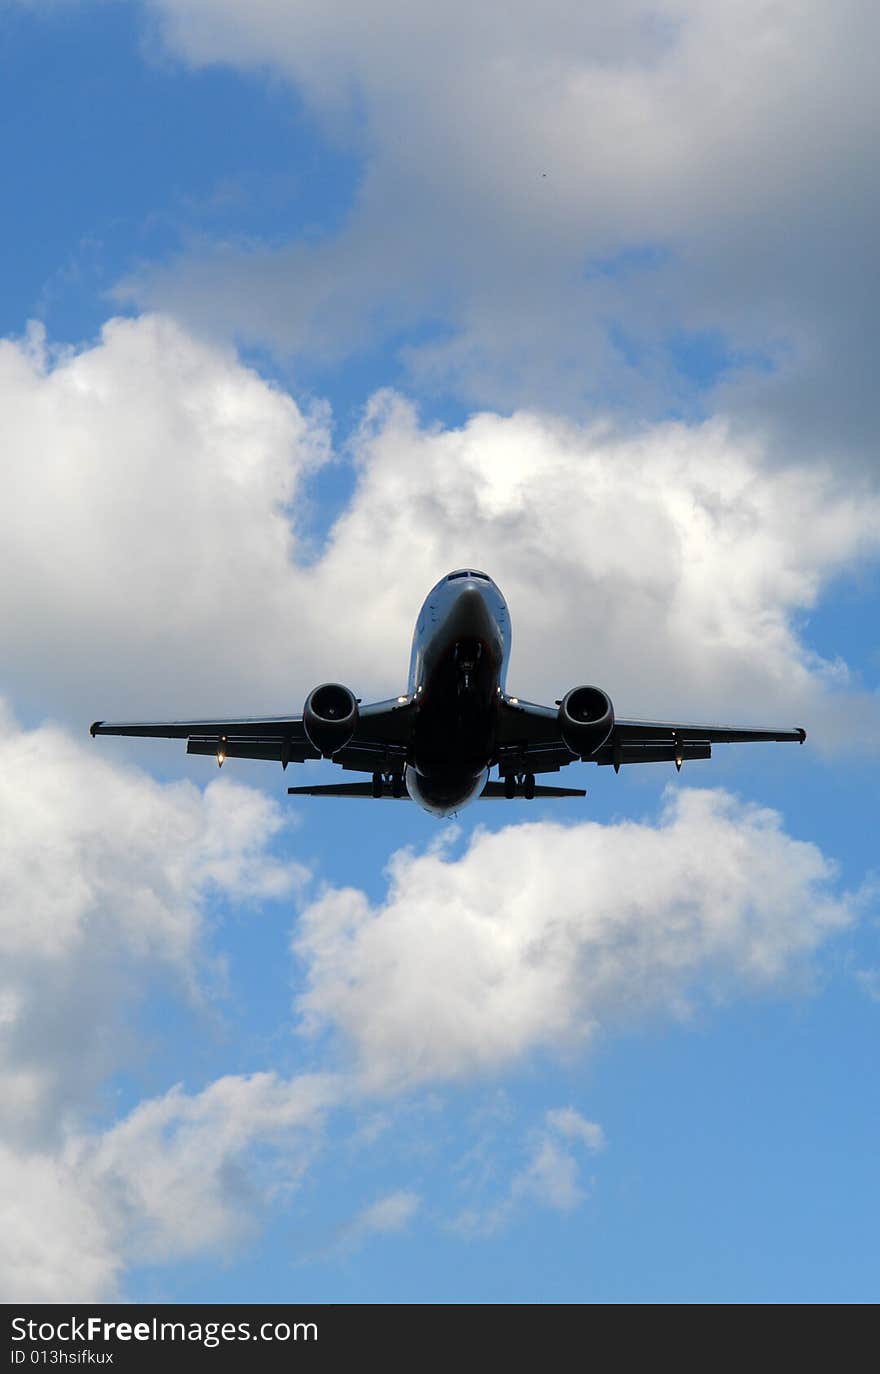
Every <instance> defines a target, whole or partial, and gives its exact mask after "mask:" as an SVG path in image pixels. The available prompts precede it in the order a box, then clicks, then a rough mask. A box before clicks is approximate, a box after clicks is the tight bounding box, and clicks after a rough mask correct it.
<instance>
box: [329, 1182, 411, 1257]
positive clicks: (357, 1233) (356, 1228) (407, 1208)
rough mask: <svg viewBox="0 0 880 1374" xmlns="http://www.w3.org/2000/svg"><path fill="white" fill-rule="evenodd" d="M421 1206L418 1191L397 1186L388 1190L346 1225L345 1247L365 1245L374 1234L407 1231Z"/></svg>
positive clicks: (343, 1240)
mask: <svg viewBox="0 0 880 1374" xmlns="http://www.w3.org/2000/svg"><path fill="white" fill-rule="evenodd" d="M420 1206H421V1198H420V1197H419V1195H418V1193H415V1192H413V1191H412V1189H408V1188H398V1189H395V1191H394V1192H391V1193H386V1194H384V1196H382V1197H380V1198H377V1199H376V1201H375V1202H371V1203H369V1204H368V1206H366V1207H364V1208H362V1210H361V1211H360V1212H358V1214H357V1216H356V1217H354V1218H353V1220H352V1221H351V1222H350V1223H349V1224H348V1226H346V1227H345V1229H344V1232H343V1236H342V1243H343V1245H344V1246H345V1247H346V1248H355V1247H357V1246H360V1245H363V1244H364V1243H365V1242H366V1241H367V1240H369V1239H370V1237H371V1236H382V1235H391V1234H399V1233H400V1232H401V1231H405V1230H406V1229H407V1227H408V1226H409V1224H410V1222H411V1221H412V1219H413V1217H414V1216H415V1214H416V1212H417V1211H418V1210H419V1208H420Z"/></svg>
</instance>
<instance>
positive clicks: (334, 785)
mask: <svg viewBox="0 0 880 1374" xmlns="http://www.w3.org/2000/svg"><path fill="white" fill-rule="evenodd" d="M287 791H288V794H289V795H290V796H293V797H369V798H370V800H374V798H373V784H372V782H330V783H323V784H320V785H319V786H317V787H288V789H287ZM586 795H587V794H586V792H585V791H583V789H582V788H580V787H541V786H536V787H535V796H536V797H585V796H586ZM385 798H389V799H390V800H392V801H409V793H408V792H404V794H403V796H402V797H395V796H394V795H393V794H392V791H391V788H390V787H389V786H388V784H387V783H386V784H385V787H384V789H383V792H382V797H381V798H379V799H378V800H383V799H385ZM477 800H478V801H506V800H507V798H506V796H505V793H504V783H503V782H487V783H486V786H485V787H484V788H483V791H482V792H481V793H480V795H479V797H478V798H477Z"/></svg>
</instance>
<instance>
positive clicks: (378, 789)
mask: <svg viewBox="0 0 880 1374" xmlns="http://www.w3.org/2000/svg"><path fill="white" fill-rule="evenodd" d="M372 781H373V796H374V797H384V796H385V795H386V793H385V784H386V783H387V784H388V786H389V787H390V789H391V795H392V797H402V796H403V774H402V773H374V774H373V779H372Z"/></svg>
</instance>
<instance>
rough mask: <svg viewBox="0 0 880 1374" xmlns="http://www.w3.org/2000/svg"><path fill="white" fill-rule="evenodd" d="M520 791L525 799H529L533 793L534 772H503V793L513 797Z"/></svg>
mask: <svg viewBox="0 0 880 1374" xmlns="http://www.w3.org/2000/svg"><path fill="white" fill-rule="evenodd" d="M518 791H521V792H522V795H523V796H524V797H525V799H526V801H531V800H532V798H533V797H534V795H535V775H534V773H505V774H504V795H505V797H507V798H511V797H515V796H516V794H517V792H518Z"/></svg>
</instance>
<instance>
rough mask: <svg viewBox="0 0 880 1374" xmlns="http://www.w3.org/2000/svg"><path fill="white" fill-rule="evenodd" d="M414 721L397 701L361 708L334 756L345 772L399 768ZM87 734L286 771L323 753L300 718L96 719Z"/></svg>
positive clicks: (406, 706) (409, 708)
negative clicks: (156, 742) (161, 743)
mask: <svg viewBox="0 0 880 1374" xmlns="http://www.w3.org/2000/svg"><path fill="white" fill-rule="evenodd" d="M411 722H412V706H411V704H410V702H409V701H408V700H407V701H405V702H400V701H398V699H397V698H396V697H392V698H391V700H390V701H377V702H373V703H371V704H370V705H368V706H363V707H361V708H360V710H359V713H358V721H357V725H356V726H355V731H354V735H353V737H352V739H351V740H350V742H349V743H348V744H347V745H346V746H345V747H344V748H343V749H340V750H339V751H338V753H336V754H334V756H333V758H334V762H337V763H341V764H342V766H343V768H355V769H359V770H361V771H363V772H373V771H377V770H382V769H393V768H394V766H395V764H396V765H397V767H398V768H400V767H402V759H403V757H405V754H406V743H407V741H408V737H409V730H410V726H411ZM89 734H90V735H91V736H92V737H93V738H94V736H95V735H128V736H134V737H137V738H148V739H185V740H186V752H187V753H188V754H207V755H211V756H214V757H216V758H217V759H218V760H219V761H220V762H222V761H223V759H226V758H238V759H272V760H274V761H275V762H280V763H281V765H282V767H284V768H286V767H287V765H288V764H289V763H304V762H305V761H306V759H317V758H320V757H321V755H320V754H319V753H318V751H317V749H315V748H314V746H313V745H312V744H311V743H310V741H309V738H308V736H307V735H306V732H305V727H304V725H303V719H302V716H240V717H237V718H229V719H226V720H221V719H216V718H215V719H213V720H164V721H162V720H160V721H137V720H133V721H124V720H122V721H114V720H96V721H95V723H94V724H93V725H92V726H91V728H90V730H89Z"/></svg>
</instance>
